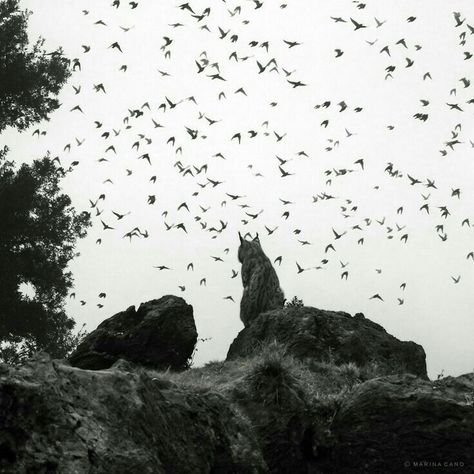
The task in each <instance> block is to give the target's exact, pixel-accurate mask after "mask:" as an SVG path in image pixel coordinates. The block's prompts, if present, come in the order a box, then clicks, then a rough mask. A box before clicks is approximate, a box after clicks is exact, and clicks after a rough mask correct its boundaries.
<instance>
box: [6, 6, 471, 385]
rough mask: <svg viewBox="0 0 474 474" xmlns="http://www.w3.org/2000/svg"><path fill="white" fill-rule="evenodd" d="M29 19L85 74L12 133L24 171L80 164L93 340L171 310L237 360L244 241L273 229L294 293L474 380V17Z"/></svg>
mask: <svg viewBox="0 0 474 474" xmlns="http://www.w3.org/2000/svg"><path fill="white" fill-rule="evenodd" d="M282 1H284V0H282ZM20 3H21V5H22V7H24V8H27V9H29V10H31V11H32V12H33V14H32V16H31V18H30V38H31V39H32V40H33V39H36V38H37V37H39V36H41V37H43V38H45V40H46V42H45V47H46V49H47V50H48V51H54V50H55V49H56V48H57V47H58V46H62V47H63V49H64V54H65V55H66V56H67V57H69V58H71V59H75V58H77V59H78V61H79V63H80V69H79V67H78V66H76V68H75V69H76V70H75V71H74V72H73V74H72V76H71V78H70V79H69V81H68V83H67V84H66V85H65V87H64V89H63V90H62V92H61V93H60V102H61V104H62V105H61V107H60V108H59V109H58V110H57V111H55V112H54V113H53V114H51V116H50V120H49V121H47V122H46V121H45V122H42V123H39V124H36V125H33V126H32V127H30V128H29V129H28V130H26V131H25V132H23V133H19V132H17V131H15V130H11V129H9V130H6V131H5V132H4V133H2V135H1V136H0V145H5V144H6V145H8V146H9V147H10V153H9V158H10V159H14V160H15V161H17V162H18V163H22V162H27V163H30V162H31V161H32V160H33V159H35V158H41V157H42V156H45V154H46V153H48V152H49V153H50V155H51V156H52V157H56V156H57V157H59V160H60V163H61V165H62V166H63V167H64V168H65V169H67V168H69V166H71V164H72V163H75V162H77V164H75V165H73V166H72V167H73V171H72V172H70V173H68V174H67V176H66V178H65V179H64V181H63V189H64V191H65V192H67V193H68V194H69V195H70V196H71V198H72V201H73V204H74V206H75V207H76V209H77V210H78V211H83V210H85V211H88V212H91V213H92V221H93V226H92V228H91V229H90V231H89V234H88V236H87V237H86V238H85V239H83V240H81V241H80V242H78V245H77V251H78V253H79V256H78V257H77V258H75V259H74V261H72V262H71V265H70V269H71V271H72V272H73V275H74V280H75V287H74V290H73V291H74V293H75V295H76V297H75V298H69V300H68V302H67V312H68V314H69V315H70V316H72V317H74V319H75V320H76V321H77V323H78V327H80V326H81V325H82V324H86V329H87V330H93V329H94V328H95V327H96V326H97V325H98V324H99V323H100V322H101V321H102V320H103V319H105V318H107V317H109V316H111V315H113V314H115V313H117V312H119V311H122V310H125V309H126V308H127V307H129V306H131V305H136V306H138V305H139V304H140V303H141V302H145V301H148V300H150V299H154V298H159V297H161V296H163V295H166V294H175V295H178V296H181V297H183V298H184V299H185V300H186V301H187V302H188V303H189V304H191V305H192V306H193V308H194V316H195V320H196V325H197V329H198V333H199V338H200V339H202V340H201V341H200V342H199V343H198V346H197V352H196V354H195V357H194V363H195V364H196V365H201V364H203V363H205V362H207V361H210V360H222V359H224V358H225V355H226V352H227V349H228V347H229V345H230V343H231V342H232V340H233V339H234V338H235V337H236V335H237V334H238V332H239V331H240V330H241V329H242V327H243V325H242V323H241V322H240V319H239V301H240V298H241V294H242V286H241V281H240V264H239V263H238V261H237V248H238V244H239V239H238V232H239V231H240V232H241V233H242V234H245V233H247V232H249V233H250V234H251V235H252V236H254V235H255V233H257V232H258V234H259V236H260V241H261V243H262V247H263V249H264V251H265V253H266V254H267V255H268V256H269V258H270V259H271V260H272V261H274V259H275V258H276V257H278V256H281V257H282V262H281V265H278V264H275V267H276V270H277V273H278V276H279V279H280V284H281V286H282V288H283V290H284V292H285V295H286V297H287V299H291V298H292V297H293V296H298V297H299V298H301V299H302V300H303V301H304V303H305V304H306V305H309V306H315V307H317V308H321V309H327V310H338V311H346V312H348V313H350V314H355V313H357V312H362V313H364V315H365V316H366V317H368V318H370V319H371V320H373V321H375V322H377V323H379V324H381V325H382V326H383V327H384V328H385V329H386V330H387V331H388V332H389V333H391V334H393V335H394V336H395V337H397V338H399V339H401V340H411V341H415V342H417V343H419V344H421V345H422V346H423V347H424V349H425V351H426V354H427V365H428V373H429V376H430V377H431V378H436V377H437V376H438V374H441V373H442V374H444V375H459V374H462V373H466V372H471V371H473V370H474V345H473V344H472V335H473V334H474V311H473V309H472V308H473V307H474V292H473V291H472V290H473V288H474V256H473V258H468V255H469V253H470V252H472V251H474V238H473V237H474V187H473V186H472V180H473V178H474V143H473V142H472V141H474V129H473V125H474V120H473V112H474V103H469V101H470V100H471V99H474V84H473V85H471V84H470V82H469V81H470V80H471V79H472V71H473V70H474V69H473V65H474V57H473V58H470V57H469V53H472V54H473V55H474V35H473V32H474V28H473V27H474V5H473V4H472V2H470V1H468V0H466V1H456V0H453V1H450V2H445V1H441V0H420V1H418V2H411V1H397V2H392V1H385V0H378V1H377V2H367V3H366V4H364V3H357V2H352V1H345V0H338V1H337V2H334V1H333V0H317V1H315V0H298V1H295V0H288V1H286V3H280V2H270V1H269V0H264V1H263V2H262V5H261V6H260V7H259V4H258V3H256V2H254V1H250V0H241V1H240V2H236V1H227V2H212V4H209V3H208V2H202V1H195V0H194V1H191V2H189V6H190V8H191V9H192V11H193V12H194V14H195V17H193V13H192V12H191V11H189V9H186V8H185V7H183V8H180V5H183V3H182V2H179V1H177V2H175V1H167V2H157V1H152V0H137V6H136V8H132V6H133V5H131V4H129V2H128V1H123V0H122V1H120V2H119V5H118V7H117V8H116V7H114V6H113V5H112V1H111V0H110V1H102V0H84V1H82V2H76V1H72V0H49V1H48V2H44V1H40V0H21V2H20ZM184 5H185V4H184ZM207 7H210V12H209V13H206V12H205V9H206V8H207ZM203 12H204V13H203ZM201 15H202V16H201ZM352 20H354V22H353V21H352ZM97 22H99V23H97ZM102 22H103V23H105V25H104V24H101V23H102ZM358 25H362V26H361V27H358ZM356 28H358V29H356ZM285 41H286V42H285ZM114 43H118V45H119V47H120V50H119V49H118V47H112V45H113V44H114ZM267 43H268V44H267ZM89 48H90V49H89ZM233 53H235V54H233ZM124 65H126V70H125V71H124V70H123V69H125V68H124V67H123V66H124ZM387 68H388V69H387ZM201 69H202V70H201ZM199 71H200V72H199ZM428 73H429V74H428ZM290 81H291V82H290ZM100 84H102V85H103V90H101V89H99V90H98V91H96V89H95V88H94V86H98V85H100ZM104 90H105V92H104ZM422 101H424V102H422ZM473 102H474V100H473ZM163 104H165V105H163ZM448 104H451V106H450V105H448ZM76 106H79V108H80V110H79V109H78V108H76V109H75V107H76ZM135 111H139V114H137V113H136V112H135ZM415 114H426V115H427V116H426V117H424V118H425V120H420V119H419V118H416V117H415ZM422 118H423V116H422ZM96 122H97V123H96ZM99 125H100V127H99ZM36 130H38V131H39V133H38V132H37V133H34V132H35V131H36ZM42 132H44V133H42ZM104 132H108V133H109V136H108V137H107V136H102V134H103V133H104ZM239 133H240V140H239V136H238V134H239ZM173 137H174V138H173ZM471 140H472V141H471ZM453 142H454V143H453ZM110 147H112V148H110ZM143 155H145V156H143ZM147 157H148V158H149V161H148V160H147V159H146V158H147ZM388 163H391V164H392V165H391V167H390V168H389V171H390V170H391V173H390V172H389V171H387V166H388ZM204 165H205V166H204ZM203 166H204V168H203ZM418 181H419V182H418ZM412 183H414V184H412ZM430 183H434V184H430ZM456 190H459V191H456ZM102 194H104V195H105V199H98V198H99V196H100V195H102ZM150 196H151V197H150ZM236 196H238V197H236ZM96 202H97V203H96ZM183 203H185V204H183ZM91 206H94V207H91ZM422 206H425V207H422ZM441 207H445V208H447V210H448V212H449V214H448V215H447V216H446V217H443V216H442V209H440V208H441ZM112 211H114V212H116V213H117V214H120V215H123V214H125V215H124V217H122V218H120V219H118V218H117V216H116V215H115V214H113V212H112ZM97 212H100V214H99V215H96V213H97ZM285 213H288V214H287V215H285ZM466 219H467V221H466ZM104 224H105V225H106V226H110V227H112V228H113V229H104V227H105V226H104ZM179 224H182V225H181V226H179V227H177V226H178V225H179ZM437 226H438V227H437ZM439 226H442V227H439ZM136 227H138V228H139V230H140V232H137V231H135V232H134V233H133V232H132V231H133V229H134V228H136ZM183 227H184V229H186V230H184V229H183ZM130 232H132V233H133V234H134V235H133V236H132V237H131V239H130V238H128V237H126V234H127V233H130ZM336 234H337V235H336ZM403 236H405V237H404V238H403ZM336 237H337V238H336ZM405 239H406V242H405ZM330 244H332V247H329V248H328V245H330ZM213 257H219V259H215V258H213ZM190 263H192V264H193V265H192V266H190V265H189V264H190ZM297 264H298V265H299V266H300V267H301V268H303V269H304V271H302V272H301V273H298V271H297V268H298V267H297ZM161 265H163V266H166V267H169V270H167V269H165V270H159V269H158V268H156V267H158V266H161ZM233 271H236V272H239V275H238V276H237V277H235V278H232V275H233ZM345 271H347V272H348V275H347V279H345V278H341V276H343V275H342V274H343V272H345ZM459 277H460V278H459ZM458 278H459V279H458ZM203 279H205V282H203V281H202V280H203ZM456 281H457V283H456ZM403 283H405V285H406V287H405V289H403V287H401V285H402V284H403ZM180 287H181V288H180ZM101 292H105V293H106V295H107V296H106V298H103V299H99V297H98V295H99V293H101ZM374 295H379V296H380V297H381V298H382V300H381V299H378V298H372V297H373V296H374ZM227 297H232V299H233V300H234V301H232V299H229V298H227ZM81 301H82V302H83V303H81ZM98 304H102V305H103V307H98V306H97V305H98Z"/></svg>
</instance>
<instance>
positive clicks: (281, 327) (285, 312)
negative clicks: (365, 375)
mask: <svg viewBox="0 0 474 474" xmlns="http://www.w3.org/2000/svg"><path fill="white" fill-rule="evenodd" d="M274 340H276V341H277V342H280V343H282V344H285V345H286V346H287V347H288V349H289V351H290V353H291V354H293V355H294V356H295V357H297V358H298V359H301V360H305V359H312V360H315V361H332V362H334V363H336V364H341V363H344V362H354V363H356V364H357V365H359V366H363V365H366V364H369V363H375V364H377V365H378V370H379V372H382V373H386V374H391V373H403V372H409V373H412V374H414V375H417V376H419V377H423V378H427V373H426V356H425V351H424V350H423V348H422V347H421V346H420V345H418V344H415V343H414V342H403V341H399V340H398V339H396V338H395V337H393V336H391V335H390V334H388V333H387V331H385V329H384V328H383V327H382V326H380V325H379V324H376V323H374V322H373V321H371V320H369V319H367V318H365V317H364V315H363V314H361V313H358V314H356V315H355V316H354V317H352V316H351V315H349V314H347V313H344V312H335V311H323V310H320V309H316V308H311V307H306V306H304V307H286V308H283V309H279V310H274V311H269V312H266V313H263V314H261V315H259V316H258V317H257V318H256V319H255V320H254V321H253V322H252V324H251V325H250V326H249V327H246V328H244V329H242V331H240V333H239V334H238V335H237V337H236V339H235V340H234V341H233V342H232V344H231V346H230V348H229V351H228V353H227V360H232V359H235V358H237V357H247V356H249V355H251V354H252V353H253V352H254V351H255V350H258V349H259V347H260V346H261V345H262V343H265V342H268V341H274Z"/></svg>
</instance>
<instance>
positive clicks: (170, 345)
mask: <svg viewBox="0 0 474 474" xmlns="http://www.w3.org/2000/svg"><path fill="white" fill-rule="evenodd" d="M196 342H197V331H196V325H195V323H194V317H193V307H192V306H191V305H189V304H187V303H186V301H184V300H183V298H179V297H177V296H171V295H168V296H163V297H162V298H160V299H158V300H152V301H148V302H147V303H142V304H141V305H140V307H139V308H138V310H135V307H134V306H131V307H130V308H128V309H127V310H126V311H122V312H120V313H118V314H116V315H114V316H112V317H110V318H109V319H106V320H105V321H103V322H102V323H101V324H100V325H99V326H98V327H97V329H95V330H94V331H92V332H91V333H90V334H88V335H87V336H86V337H85V339H84V341H83V342H82V343H81V344H80V345H79V346H78V347H77V349H76V350H75V351H74V353H73V354H72V355H71V356H70V358H69V362H70V363H71V365H73V366H75V367H80V368H82V369H92V370H100V369H107V368H109V367H111V366H112V364H113V363H114V362H116V361H117V360H118V359H124V360H128V361H131V362H133V363H136V364H140V365H143V366H146V367H151V368H155V369H164V370H166V369H167V368H170V369H172V370H181V369H184V368H187V365H188V363H189V360H190V358H191V356H192V354H193V351H194V347H195V345H196Z"/></svg>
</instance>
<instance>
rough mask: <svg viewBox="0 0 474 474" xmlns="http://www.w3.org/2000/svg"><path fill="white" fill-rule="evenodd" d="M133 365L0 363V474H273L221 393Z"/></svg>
mask: <svg viewBox="0 0 474 474" xmlns="http://www.w3.org/2000/svg"><path fill="white" fill-rule="evenodd" d="M127 364H128V365H130V364H129V363H121V362H119V363H118V364H117V366H114V367H112V368H111V369H107V370H103V371H99V372H95V371H90V370H82V369H77V368H74V367H71V366H69V365H68V364H64V363H63V362H61V361H52V360H50V359H49V357H48V356H47V355H42V356H40V357H38V358H37V359H35V360H32V361H30V362H29V363H27V364H25V365H24V366H22V367H18V368H16V367H8V366H6V365H0V426H1V429H0V472H2V473H5V474H19V473H53V472H54V473H59V474H86V473H87V474H90V473H103V474H105V473H129V474H144V473H150V474H169V473H173V474H197V473H213V474H228V473H236V474H237V473H239V474H240V473H242V474H259V473H263V472H268V471H267V467H266V464H265V462H264V461H263V458H262V456H261V454H260V451H259V448H258V445H257V443H256V440H255V438H254V435H253V434H252V432H251V430H250V427H249V425H248V424H247V423H246V422H245V420H244V419H243V418H242V417H241V416H240V415H239V414H238V413H236V411H235V410H234V409H233V408H232V407H231V406H230V404H229V403H228V402H227V401H226V400H225V399H224V398H223V397H222V396H220V395H218V394H216V393H211V392H210V393H197V392H195V391H190V390H188V391H186V390H182V389H178V388H175V387H173V384H172V383H169V382H167V381H166V380H161V379H160V378H155V377H153V374H152V373H151V372H146V371H145V370H143V369H140V368H133V367H127Z"/></svg>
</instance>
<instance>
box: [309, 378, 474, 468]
mask: <svg viewBox="0 0 474 474" xmlns="http://www.w3.org/2000/svg"><path fill="white" fill-rule="evenodd" d="M473 394H474V373H471V374H466V375H462V376H460V377H456V378H453V377H447V378H446V379H443V380H440V381H437V382H429V381H427V380H422V379H420V378H416V377H415V376H413V375H410V374H403V375H392V376H387V377H381V378H377V379H373V380H369V381H367V382H365V383H363V384H361V385H360V386H358V387H357V388H356V389H355V390H354V392H353V393H352V394H351V395H350V396H349V397H348V398H347V399H346V401H345V402H344V403H343V404H342V406H341V408H340V409H339V410H338V412H337V413H336V415H335V417H334V419H333V421H332V423H331V425H330V431H331V435H332V441H331V446H330V449H328V447H327V446H326V450H325V453H326V456H323V457H321V458H320V459H319V460H318V465H319V467H320V468H321V470H322V472H325V473H334V474H336V473H340V472H344V473H345V474H363V473H368V472H390V473H407V472H421V471H423V472H463V473H468V472H469V473H473V472H474V398H473Z"/></svg>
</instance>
